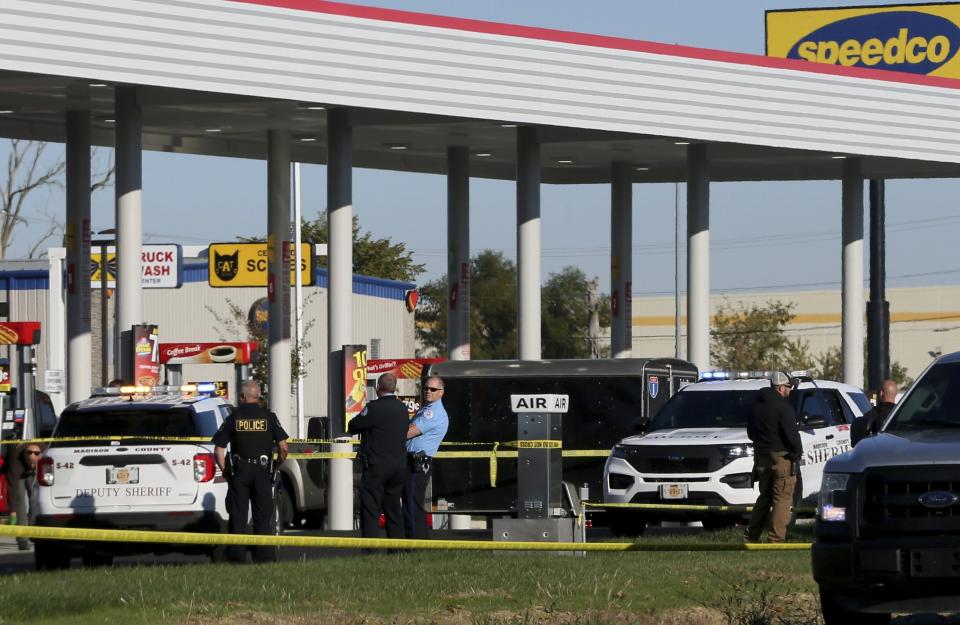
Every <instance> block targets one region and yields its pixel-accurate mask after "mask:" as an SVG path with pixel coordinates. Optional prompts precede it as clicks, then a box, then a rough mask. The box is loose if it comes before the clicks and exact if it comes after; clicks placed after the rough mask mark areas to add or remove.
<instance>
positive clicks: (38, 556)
mask: <svg viewBox="0 0 960 625" xmlns="http://www.w3.org/2000/svg"><path fill="white" fill-rule="evenodd" d="M33 562H34V565H35V566H36V567H37V570H38V571H57V570H60V569H65V568H68V567H69V566H70V553H69V552H67V551H64V549H63V545H62V543H61V544H57V543H56V542H54V543H51V542H50V541H46V540H35V541H34V543H33Z"/></svg>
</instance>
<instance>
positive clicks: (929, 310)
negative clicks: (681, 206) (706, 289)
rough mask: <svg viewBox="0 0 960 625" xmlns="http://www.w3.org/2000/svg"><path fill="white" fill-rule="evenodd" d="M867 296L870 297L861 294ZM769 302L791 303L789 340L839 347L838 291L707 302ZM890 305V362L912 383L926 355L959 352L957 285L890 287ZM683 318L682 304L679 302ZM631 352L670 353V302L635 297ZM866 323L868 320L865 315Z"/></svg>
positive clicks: (814, 349)
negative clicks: (795, 339) (791, 313)
mask: <svg viewBox="0 0 960 625" xmlns="http://www.w3.org/2000/svg"><path fill="white" fill-rule="evenodd" d="M865 297H868V295H865ZM769 301H781V302H786V303H793V304H794V308H793V312H794V314H795V315H796V316H795V318H794V320H793V322H792V323H791V324H790V325H789V326H788V327H787V330H786V334H787V336H789V337H790V338H802V339H803V340H805V341H807V342H808V343H809V345H810V351H811V353H813V354H814V355H819V354H821V353H822V352H824V351H826V350H827V349H829V348H830V347H839V346H840V304H841V301H840V291H839V290H836V291H799V292H792V293H791V292H782V293H774V292H770V293H738V294H726V295H714V296H712V297H711V298H710V304H711V308H712V311H713V312H714V313H715V312H716V311H717V309H718V307H720V306H721V305H722V304H723V303H724V302H726V303H728V304H730V305H733V306H738V305H739V303H740V302H743V303H745V304H747V305H749V304H757V305H763V304H765V303H767V302H769ZM887 301H889V302H890V360H891V362H893V361H899V363H900V364H901V365H903V366H904V367H906V369H907V373H908V374H909V375H910V376H911V377H914V378H916V377H917V376H918V375H919V374H920V373H921V372H922V371H923V369H924V368H926V366H927V365H928V364H929V363H930V361H931V360H932V358H931V356H930V353H929V352H931V351H933V352H937V351H939V352H942V353H944V354H946V353H949V352H951V351H957V350H960V286H925V287H903V288H888V289H887ZM680 310H681V313H685V311H686V301H685V299H681V303H680ZM633 311H634V317H633V353H634V354H636V355H639V356H667V355H669V356H672V355H673V354H674V299H673V297H672V296H669V297H648V298H635V299H634V301H633ZM680 323H681V326H680V329H681V342H680V343H681V344H680V350H681V351H680V354H681V357H685V356H686V353H687V351H686V350H687V344H686V323H687V320H686V315H685V314H682V315H681V320H680ZM864 323H866V315H864Z"/></svg>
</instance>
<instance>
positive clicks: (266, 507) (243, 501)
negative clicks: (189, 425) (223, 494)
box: [213, 380, 287, 562]
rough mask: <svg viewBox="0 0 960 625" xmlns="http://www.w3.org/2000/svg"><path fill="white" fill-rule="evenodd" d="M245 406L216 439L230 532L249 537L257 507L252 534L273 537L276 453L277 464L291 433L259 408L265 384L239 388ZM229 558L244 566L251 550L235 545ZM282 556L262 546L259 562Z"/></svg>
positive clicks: (247, 382) (256, 557)
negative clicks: (272, 519) (225, 477)
mask: <svg viewBox="0 0 960 625" xmlns="http://www.w3.org/2000/svg"><path fill="white" fill-rule="evenodd" d="M240 402H241V403H240V407H239V408H237V410H236V411H235V412H234V413H233V414H232V415H230V416H229V417H227V418H226V419H225V420H224V421H223V425H221V426H220V429H219V430H217V433H216V434H214V435H213V444H214V455H215V456H216V461H217V466H218V467H219V468H220V471H221V472H222V473H223V474H224V476H228V477H227V480H228V481H227V486H228V491H227V512H228V513H229V515H230V524H229V527H230V533H231V534H246V533H247V532H248V530H249V527H248V525H247V515H248V514H249V513H250V509H251V507H252V509H253V533H254V534H265V535H269V534H270V533H271V532H270V529H271V528H270V514H271V513H272V512H273V481H272V479H271V475H270V473H271V470H272V468H273V466H274V465H273V462H274V461H273V450H274V447H277V462H278V463H282V462H283V461H284V460H285V459H286V457H287V441H286V439H287V433H286V432H284V430H283V427H282V426H281V425H280V421H279V420H278V419H277V415H275V414H273V413H272V412H270V411H268V410H264V409H263V408H261V407H260V384H259V383H258V382H257V381H256V380H245V381H244V382H243V384H242V385H241V387H240ZM228 443H229V445H230V466H229V468H228V467H227V454H226V447H227V444H228ZM227 557H228V558H229V559H230V560H234V561H239V562H245V561H246V559H247V553H246V549H245V548H244V547H239V546H237V545H231V546H230V548H228V549H227ZM276 559H277V552H276V549H275V548H272V547H257V548H256V550H255V552H254V561H256V562H272V561H274V560H276Z"/></svg>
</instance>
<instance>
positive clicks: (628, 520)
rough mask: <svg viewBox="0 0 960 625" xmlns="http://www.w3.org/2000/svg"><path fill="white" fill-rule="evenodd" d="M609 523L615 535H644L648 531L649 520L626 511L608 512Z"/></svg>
mask: <svg viewBox="0 0 960 625" xmlns="http://www.w3.org/2000/svg"><path fill="white" fill-rule="evenodd" d="M607 514H608V515H609V516H608V520H607V525H608V526H609V527H610V532H611V533H612V534H613V535H614V536H623V537H628V536H642V535H643V533H644V532H645V531H647V522H646V521H645V520H644V519H640V518H638V517H636V516H635V515H631V514H630V513H624V512H609V513H607Z"/></svg>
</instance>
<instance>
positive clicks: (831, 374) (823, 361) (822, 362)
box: [815, 347, 913, 391]
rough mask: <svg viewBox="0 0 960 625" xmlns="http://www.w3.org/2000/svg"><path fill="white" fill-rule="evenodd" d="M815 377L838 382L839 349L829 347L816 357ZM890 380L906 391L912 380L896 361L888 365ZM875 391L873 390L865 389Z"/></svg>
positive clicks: (864, 373) (840, 357)
mask: <svg viewBox="0 0 960 625" xmlns="http://www.w3.org/2000/svg"><path fill="white" fill-rule="evenodd" d="M863 356H864V357H863V363H864V364H863V379H864V380H865V381H866V379H867V377H868V376H867V366H868V363H867V357H866V356H867V350H866V347H864V350H863ZM815 370H816V372H817V376H818V377H821V378H823V379H825V380H840V379H842V376H843V354H842V353H841V351H840V348H839V347H831V348H829V349H827V351H825V352H823V353H822V354H820V356H819V357H817V365H816V368H815ZM890 379H891V380H893V381H894V382H896V383H897V386H899V387H900V388H901V390H902V389H906V388H907V387H908V386H910V385H911V384H913V378H911V377H910V376H909V375H907V369H906V367H904V366H903V365H901V364H900V363H899V362H898V361H896V360H895V361H893V362H892V363H890ZM867 390H870V391H872V390H875V389H867Z"/></svg>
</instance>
